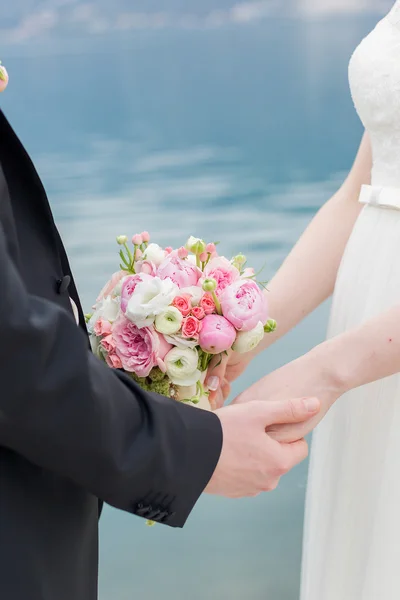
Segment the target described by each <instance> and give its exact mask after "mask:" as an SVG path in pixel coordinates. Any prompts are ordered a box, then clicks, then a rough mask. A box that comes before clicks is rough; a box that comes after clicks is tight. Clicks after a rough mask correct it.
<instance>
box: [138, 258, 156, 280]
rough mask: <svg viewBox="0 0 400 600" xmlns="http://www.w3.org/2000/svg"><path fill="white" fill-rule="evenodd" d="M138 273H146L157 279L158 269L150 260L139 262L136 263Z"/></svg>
mask: <svg viewBox="0 0 400 600" xmlns="http://www.w3.org/2000/svg"><path fill="white" fill-rule="evenodd" d="M135 270H136V273H145V274H146V275H151V276H152V277H155V275H156V272H157V267H156V265H155V264H154V263H152V262H151V261H150V260H138V261H137V262H136V263H135Z"/></svg>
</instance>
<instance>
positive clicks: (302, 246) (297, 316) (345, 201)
mask: <svg viewBox="0 0 400 600" xmlns="http://www.w3.org/2000/svg"><path fill="white" fill-rule="evenodd" d="M371 166H372V158H371V147H370V141H369V137H368V135H367V134H364V136H363V138H362V141H361V144H360V148H359V150H358V153H357V156H356V159H355V162H354V164H353V167H352V169H351V171H350V173H349V175H348V177H347V178H346V180H345V181H344V183H343V185H342V186H341V187H340V189H339V190H338V191H337V192H336V194H334V196H333V197H332V198H331V199H330V200H329V201H328V202H327V203H326V204H325V205H324V206H323V207H322V208H321V209H320V210H319V212H318V213H317V214H316V216H315V217H314V219H313V220H312V221H311V223H310V225H309V226H308V228H307V229H306V231H305V232H304V234H303V235H302V236H301V238H300V239H299V241H298V242H297V244H296V245H295V246H294V248H293V250H292V251H291V252H290V254H289V255H288V257H287V258H286V260H285V261H284V263H283V264H282V266H281V268H280V269H279V271H278V272H277V274H276V275H275V277H274V278H273V279H272V280H271V282H270V283H269V284H268V292H266V293H267V296H268V302H269V306H270V310H269V312H270V314H271V316H272V317H273V318H274V319H276V321H277V322H278V328H277V330H276V332H275V333H273V334H268V335H266V336H265V337H264V340H263V342H262V343H261V344H260V345H259V347H258V348H257V353H259V352H261V351H262V350H264V349H265V348H266V347H267V346H269V345H270V344H271V343H272V342H274V341H275V340H276V339H278V338H279V337H281V336H283V335H284V334H285V333H287V332H288V331H289V330H290V329H292V328H293V327H294V326H295V325H297V324H298V323H299V322H300V321H301V320H302V319H303V318H304V317H305V316H307V315H308V314H309V313H311V312H312V311H313V310H314V309H315V308H316V307H317V306H319V305H320V304H321V303H322V302H323V301H324V300H326V299H327V298H328V297H329V296H330V295H331V294H332V292H333V288H334V285H335V280H336V275H337V272H338V268H339V265H340V261H341V259H342V256H343V252H344V249H345V247H346V244H347V241H348V239H349V236H350V233H351V230H352V229H353V226H354V223H355V221H356V219H357V217H358V215H359V212H360V208H361V205H360V204H359V203H358V196H359V193H360V188H361V185H362V184H365V183H370V175H371Z"/></svg>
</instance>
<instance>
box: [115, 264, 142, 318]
mask: <svg viewBox="0 0 400 600" xmlns="http://www.w3.org/2000/svg"><path fill="white" fill-rule="evenodd" d="M144 279H145V277H143V275H142V274H139V275H128V276H127V277H126V278H125V280H124V281H123V282H122V289H121V310H122V312H123V313H124V314H125V312H126V308H127V306H128V302H129V300H130V298H131V296H132V295H133V293H134V291H135V288H136V286H137V284H138V283H141V282H142V281H143V280H144Z"/></svg>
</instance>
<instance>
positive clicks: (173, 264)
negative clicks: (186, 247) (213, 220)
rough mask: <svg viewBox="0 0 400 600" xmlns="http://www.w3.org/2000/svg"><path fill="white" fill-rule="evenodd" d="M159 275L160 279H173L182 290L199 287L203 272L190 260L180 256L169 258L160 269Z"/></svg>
mask: <svg viewBox="0 0 400 600" xmlns="http://www.w3.org/2000/svg"><path fill="white" fill-rule="evenodd" d="M157 275H158V277H159V278H160V279H167V277H168V278H169V279H171V280H172V281H173V282H174V283H175V284H176V285H177V286H179V287H180V288H185V287H189V286H192V285H197V282H198V281H199V279H200V276H201V271H200V269H198V268H197V267H196V265H194V264H193V263H191V262H190V261H188V260H182V259H181V258H179V257H178V256H168V257H167V258H166V259H165V260H164V261H163V262H162V263H161V265H160V266H159V267H158V270H157Z"/></svg>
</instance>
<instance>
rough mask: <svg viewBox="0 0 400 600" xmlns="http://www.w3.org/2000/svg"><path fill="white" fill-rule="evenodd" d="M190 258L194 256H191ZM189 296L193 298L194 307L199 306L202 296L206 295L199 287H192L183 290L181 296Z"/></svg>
mask: <svg viewBox="0 0 400 600" xmlns="http://www.w3.org/2000/svg"><path fill="white" fill-rule="evenodd" d="M190 256H194V255H193V254H191V255H190ZM184 294H189V295H190V296H191V302H192V306H197V305H198V304H199V302H200V300H201V297H202V295H203V294H204V292H203V289H202V288H201V287H199V286H198V285H190V286H189V287H185V288H182V289H181V291H180V295H181V296H183V295H184Z"/></svg>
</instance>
